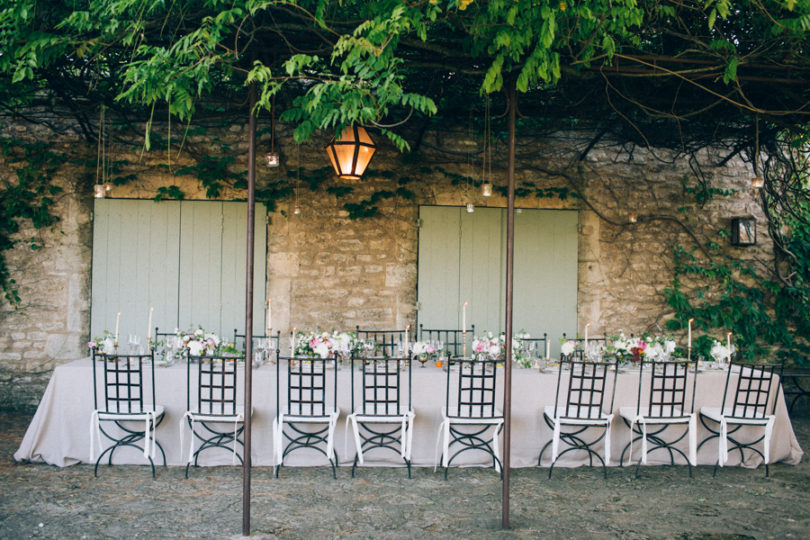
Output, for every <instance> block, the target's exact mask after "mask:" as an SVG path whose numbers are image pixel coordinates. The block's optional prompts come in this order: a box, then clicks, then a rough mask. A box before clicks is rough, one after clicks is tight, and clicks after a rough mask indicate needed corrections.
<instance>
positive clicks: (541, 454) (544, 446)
mask: <svg viewBox="0 0 810 540" xmlns="http://www.w3.org/2000/svg"><path fill="white" fill-rule="evenodd" d="M550 444H551V441H549V442H547V443H546V444H544V445H543V448H541V449H540V456H539V457H538V458H537V466H538V467H542V466H543V454H544V453H545V451H546V448H548V445H550Z"/></svg>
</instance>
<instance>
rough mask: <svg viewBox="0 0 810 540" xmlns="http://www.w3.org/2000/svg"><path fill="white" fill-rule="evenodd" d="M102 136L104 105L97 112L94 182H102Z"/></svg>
mask: <svg viewBox="0 0 810 540" xmlns="http://www.w3.org/2000/svg"><path fill="white" fill-rule="evenodd" d="M103 138H104V105H102V106H101V108H100V109H99V112H98V151H97V152H96V184H103V182H102V181H101V179H102V178H101V152H102V149H101V140H102V139H103Z"/></svg>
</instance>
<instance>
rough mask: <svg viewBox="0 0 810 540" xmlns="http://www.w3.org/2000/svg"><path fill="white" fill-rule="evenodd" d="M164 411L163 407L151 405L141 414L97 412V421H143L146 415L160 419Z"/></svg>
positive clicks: (109, 411)
mask: <svg viewBox="0 0 810 540" xmlns="http://www.w3.org/2000/svg"><path fill="white" fill-rule="evenodd" d="M165 412H166V411H165V409H164V407H163V405H156V406H154V407H152V406H151V405H150V406H148V407H144V410H143V411H141V412H127V411H123V412H115V411H113V410H107V411H99V412H98V419H99V420H111V421H120V422H124V421H130V420H132V421H143V420H144V419H145V418H146V415H147V414H150V415H154V417H155V418H156V419H157V418H160V417H162V416H163V414H164V413H165Z"/></svg>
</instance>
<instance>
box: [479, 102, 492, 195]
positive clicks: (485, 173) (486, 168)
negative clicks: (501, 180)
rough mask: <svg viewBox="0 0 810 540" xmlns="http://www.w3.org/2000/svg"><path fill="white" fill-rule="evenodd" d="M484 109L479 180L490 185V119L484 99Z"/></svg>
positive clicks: (488, 106) (488, 109) (487, 103)
mask: <svg viewBox="0 0 810 540" xmlns="http://www.w3.org/2000/svg"><path fill="white" fill-rule="evenodd" d="M485 103H486V104H485V107H484V151H483V154H484V159H483V163H482V171H481V176H482V178H481V180H482V182H485V183H488V184H492V119H491V118H490V112H491V111H490V101H489V96H487V97H486V102H485Z"/></svg>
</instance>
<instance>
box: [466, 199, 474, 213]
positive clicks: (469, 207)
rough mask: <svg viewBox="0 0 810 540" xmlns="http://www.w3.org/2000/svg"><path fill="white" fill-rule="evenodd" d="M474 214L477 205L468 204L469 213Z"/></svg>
mask: <svg viewBox="0 0 810 540" xmlns="http://www.w3.org/2000/svg"><path fill="white" fill-rule="evenodd" d="M473 212H475V205H474V204H473V203H471V202H468V203H467V213H468V214H472V213H473Z"/></svg>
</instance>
